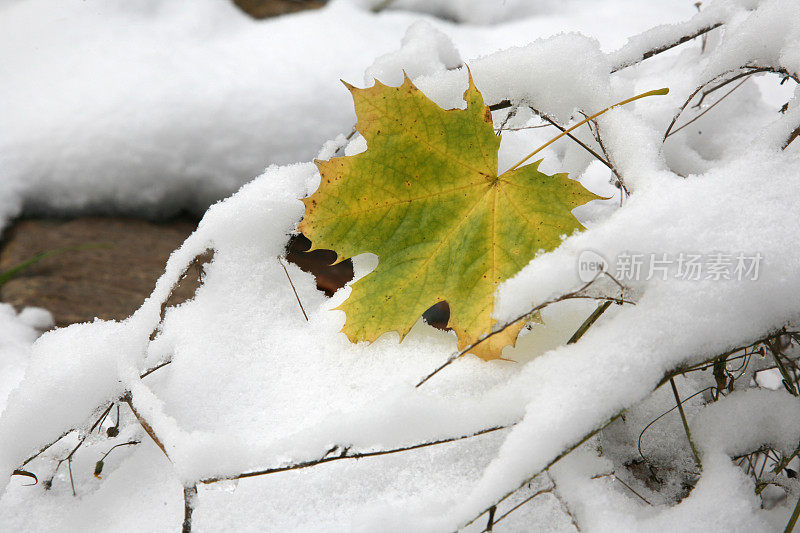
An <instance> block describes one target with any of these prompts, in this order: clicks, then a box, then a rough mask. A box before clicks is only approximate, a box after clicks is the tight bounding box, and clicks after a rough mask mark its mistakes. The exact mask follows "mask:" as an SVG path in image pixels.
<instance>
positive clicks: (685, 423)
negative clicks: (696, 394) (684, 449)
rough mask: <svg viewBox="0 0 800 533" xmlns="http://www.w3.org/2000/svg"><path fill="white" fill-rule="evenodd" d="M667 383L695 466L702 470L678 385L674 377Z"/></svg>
mask: <svg viewBox="0 0 800 533" xmlns="http://www.w3.org/2000/svg"><path fill="white" fill-rule="evenodd" d="M669 385H670V387H672V394H673V395H674V396H675V403H676V404H677V406H678V412H679V413H680V414H681V422H683V430H684V431H685V432H686V438H687V439H688V440H689V446H691V448H692V455H694V460H695V461H696V462H697V466H698V467H699V468H700V470H702V469H703V463H702V462H701V461H700V454H698V453H697V448H696V447H695V445H694V441H693V440H692V431H691V430H690V429H689V422H688V421H687V420H686V413H685V412H684V411H683V402H681V397H680V396H679V395H678V387H677V386H676V385H675V378H669Z"/></svg>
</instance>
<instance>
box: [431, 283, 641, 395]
mask: <svg viewBox="0 0 800 533" xmlns="http://www.w3.org/2000/svg"><path fill="white" fill-rule="evenodd" d="M603 275H605V276H607V277H609V278H611V279H612V280H614V282H615V283H617V285H619V282H618V281H617V280H616V279H614V277H613V276H612V275H611V274H609V273H608V272H600V273H599V274H598V275H597V276H595V277H594V279H592V280H591V281H590V282H588V283H586V284H585V285H583V286H582V287H581V288H580V289H577V290H575V291H572V292H569V293H567V294H562V295H561V296H558V297H556V298H552V299H550V300H547V301H545V302H543V303H541V304H539V305H537V306H535V307H532V308H531V309H529V310H528V311H527V312H525V313H523V314H521V315H519V316H518V317H516V318H514V319H512V320H511V321H509V322H506V323H505V324H503V326H501V327H500V328H498V329H496V330H494V331H492V332H491V333H489V334H487V335H485V336H484V337H481V338H480V339H479V340H478V341H477V342H475V343H473V344H471V345H470V346H467V347H466V348H464V349H463V350H461V351H459V352H456V353H454V354H453V355H451V356H450V357H449V358H448V359H447V360H446V361H445V362H444V363H442V364H441V365H439V367H437V368H436V369H435V370H434V371H433V372H431V373H429V374H428V375H427V376H425V377H424V378H422V380H421V381H420V382H419V383H417V384H416V387H417V388H419V387H421V386H422V385H424V384H425V382H426V381H428V380H429V379H431V378H432V377H433V376H435V375H436V374H438V373H439V372H440V371H442V370H444V369H445V368H446V367H448V366H450V365H451V364H453V362H454V361H455V360H456V359H458V358H459V357H461V356H462V355H464V354H466V353H468V352H469V351H471V350H473V349H474V348H475V347H476V346H478V345H480V344H482V343H483V342H486V341H487V340H488V339H490V338H492V337H494V336H495V335H497V334H499V333H502V332H503V331H505V330H506V329H508V328H510V327H511V326H513V325H514V324H516V323H517V322H519V321H520V320H526V319H528V318H530V317H531V316H533V315H534V314H535V313H536V312H537V311H540V310H542V309H544V308H545V307H547V306H548V305H552V304H554V303H558V302H563V301H564V300H576V299H584V300H586V299H588V300H602V301H610V302H614V303H617V304H620V305H621V304H623V303H627V304H632V305H635V304H634V302H632V301H629V300H625V299H623V298H615V297H613V296H588V295H583V294H581V293H582V292H583V291H585V290H586V289H588V288H589V286H591V285H592V284H593V283H594V282H595V281H597V280H598V279H599V278H600V277H601V276H603ZM620 287H621V285H620Z"/></svg>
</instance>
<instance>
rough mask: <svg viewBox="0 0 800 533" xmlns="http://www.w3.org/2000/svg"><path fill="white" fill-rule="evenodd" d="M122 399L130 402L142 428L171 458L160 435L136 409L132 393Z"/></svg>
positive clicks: (167, 456) (129, 405) (126, 394)
mask: <svg viewBox="0 0 800 533" xmlns="http://www.w3.org/2000/svg"><path fill="white" fill-rule="evenodd" d="M122 401H123V402H125V403H127V404H128V407H130V408H131V412H132V413H133V416H135V417H136V420H138V421H139V425H140V426H142V429H144V431H145V433H147V434H148V435H149V436H150V438H151V439H153V442H155V443H156V446H158V447H159V449H160V450H161V451H162V452H163V453H164V455H165V456H166V458H167V459H170V457H169V454H168V453H167V449H166V447H165V446H164V443H163V442H161V439H160V438H159V437H158V435H156V432H155V431H154V430H153V427H152V426H151V425H150V424H149V423H148V422H147V420H146V419H145V418H144V417H143V416H142V415H141V414H140V413H139V411H137V410H136V407H134V406H133V398H132V397H131V393H130V392H128V393H125V395H124V396H123V397H122ZM170 461H171V459H170Z"/></svg>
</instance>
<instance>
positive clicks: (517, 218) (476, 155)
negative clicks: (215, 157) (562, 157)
mask: <svg viewBox="0 0 800 533" xmlns="http://www.w3.org/2000/svg"><path fill="white" fill-rule="evenodd" d="M345 85H346V86H347V87H348V89H349V90H350V92H351V93H352V96H353V101H354V103H355V110H356V115H357V117H358V123H357V124H356V128H357V130H358V131H359V133H361V135H362V136H363V137H364V139H366V141H367V147H368V149H367V151H365V152H362V153H360V154H357V155H353V156H346V157H336V158H333V159H331V160H329V161H320V160H316V161H315V163H316V164H317V167H318V168H319V172H320V176H321V182H320V186H319V189H318V190H317V191H316V192H315V193H314V194H312V195H311V196H310V197H308V198H304V199H303V202H304V204H305V208H306V209H305V217H304V218H303V221H302V222H301V223H300V226H299V229H300V231H301V232H302V233H303V234H305V235H306V236H307V237H308V238H309V239H311V241H312V243H313V248H329V249H332V250H334V251H336V252H337V254H339V257H340V258H342V259H343V258H347V257H353V256H355V255H358V254H361V253H365V252H371V253H374V254H376V255H377V256H378V258H379V264H378V266H377V268H376V269H375V270H374V271H373V272H371V273H370V274H368V275H367V276H365V277H364V278H362V279H360V280H358V281H357V282H355V283H353V286H352V293H351V294H350V297H349V298H348V299H347V300H345V301H344V303H343V304H342V305H341V306H340V307H338V309H341V310H343V311H344V312H345V313H346V314H347V320H346V323H345V326H344V328H343V331H344V333H345V334H346V335H347V337H348V338H349V339H350V340H351V341H359V340H367V341H374V340H375V339H377V338H378V337H379V336H380V335H381V334H383V333H385V332H387V331H393V330H394V331H398V332H399V333H400V335H401V337H402V336H405V334H406V333H408V331H409V330H410V329H411V327H412V326H413V325H414V323H415V322H416V321H417V320H418V319H419V317H420V315H421V314H422V313H423V312H424V311H425V310H426V309H427V308H428V307H430V306H431V305H433V304H434V303H436V302H439V301H442V300H445V301H447V302H448V303H449V305H450V321H449V323H448V325H449V326H450V327H451V328H452V329H453V330H454V331H455V332H456V334H457V336H458V347H459V349H464V348H466V347H468V346H470V345H472V344H474V343H475V342H476V341H478V340H479V338H480V337H482V336H483V335H485V334H487V333H489V332H491V331H492V327H493V326H494V324H495V322H496V321H495V320H494V319H493V318H492V313H493V311H494V307H495V300H494V293H495V289H496V288H497V286H498V285H499V284H500V283H501V282H502V281H504V280H506V279H508V278H510V277H511V276H513V275H514V274H516V273H517V272H518V271H519V270H521V269H522V267H524V266H525V265H527V264H528V262H529V261H530V260H531V259H533V257H534V255H535V254H536V253H537V252H538V251H539V250H545V251H548V250H552V249H554V248H556V247H557V246H558V245H559V244H560V242H561V238H562V236H563V235H564V234H567V235H568V234H571V233H572V232H573V231H575V230H577V229H580V228H582V226H581V225H580V223H579V222H578V221H577V220H576V219H575V218H574V217H573V216H572V214H571V213H570V211H571V210H572V209H573V208H575V207H577V206H579V205H581V204H584V203H586V202H587V201H589V200H593V199H595V198H599V197H598V196H596V195H595V194H593V193H591V192H589V191H587V190H586V189H584V188H583V187H582V186H581V185H580V183H578V182H577V181H574V180H570V179H568V178H567V175H566V174H555V175H553V176H548V175H546V174H543V173H541V172H539V170H538V169H537V167H538V165H539V162H536V163H532V164H530V165H526V166H522V167H519V168H517V169H516V170H512V171H509V172H505V173H504V174H502V175H500V176H498V168H497V151H498V148H499V147H500V137H499V136H497V135H495V132H494V128H493V126H492V117H491V112H490V110H489V108H488V107H487V106H486V105H485V104H484V102H483V97H482V96H481V93H480V92H479V91H478V89H477V88H476V87H475V84H474V83H473V81H472V76H471V75H470V76H469V85H468V87H467V90H466V92H465V93H464V100H466V104H467V105H466V109H451V110H444V109H442V108H441V107H439V106H438V105H437V104H435V103H434V102H433V101H431V100H429V99H428V98H427V97H426V96H425V95H424V94H422V92H421V91H419V89H417V88H416V87H415V86H414V84H413V83H411V80H410V79H409V78H408V77H407V76H406V77H405V80H404V82H403V84H402V85H401V86H399V87H389V86H386V85H383V84H382V83H380V82H378V81H376V82H375V85H374V86H372V87H369V88H367V89H358V88H355V87H353V86H351V85H349V84H347V83H345ZM523 325H524V323H523V322H520V323H519V324H517V325H516V326H514V327H509V328H507V329H506V330H504V331H503V332H501V333H500V334H497V335H494V336H492V337H491V338H490V339H487V340H486V341H485V342H482V343H481V344H479V345H478V346H477V347H475V348H473V350H472V353H474V354H475V355H477V356H479V357H481V358H483V359H487V360H489V359H495V358H499V357H500V354H501V351H502V349H503V348H504V347H505V346H507V345H513V344H514V343H515V341H516V338H517V335H518V334H519V331H520V329H521V328H522V326H523Z"/></svg>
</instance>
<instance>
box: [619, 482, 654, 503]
mask: <svg viewBox="0 0 800 533" xmlns="http://www.w3.org/2000/svg"><path fill="white" fill-rule="evenodd" d="M614 479H616V480H617V481H619V482H620V483H621V484H622V485H623V486H624V487H625V488H627V489H628V490H629V491H631V492H632V493H634V494H635V495H636V496H638V497H639V499H640V500H642V501H643V502H644V503H646V504H647V505H651V506H652V505H653V504H652V503H650V501H649V500H648V499H647V498H645V497H644V496H642V495H641V494H639V493H638V492H636V491H635V490H634V489H633V487H631V486H630V485H628V484H627V483H625V482H624V481H622V480H621V479H620V478H618V477H617V476H616V474H615V475H614Z"/></svg>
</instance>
